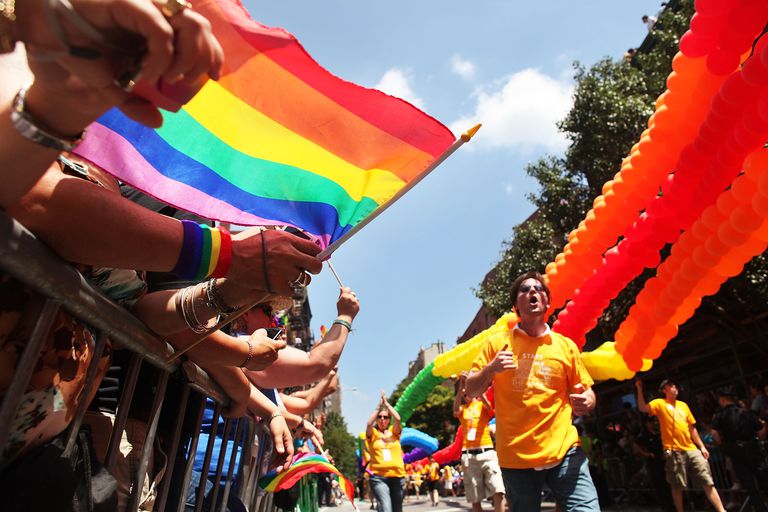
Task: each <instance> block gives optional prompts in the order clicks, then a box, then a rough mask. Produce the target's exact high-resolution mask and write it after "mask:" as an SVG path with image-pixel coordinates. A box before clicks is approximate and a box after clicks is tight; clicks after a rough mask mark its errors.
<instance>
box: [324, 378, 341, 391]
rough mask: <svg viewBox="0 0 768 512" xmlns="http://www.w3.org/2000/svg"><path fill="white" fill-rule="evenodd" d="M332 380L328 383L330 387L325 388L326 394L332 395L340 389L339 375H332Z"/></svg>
mask: <svg viewBox="0 0 768 512" xmlns="http://www.w3.org/2000/svg"><path fill="white" fill-rule="evenodd" d="M330 379H331V382H330V384H328V387H327V388H326V389H325V396H328V395H332V394H333V393H335V392H336V391H337V390H338V389H339V375H338V374H334V375H332V376H331V377H330Z"/></svg>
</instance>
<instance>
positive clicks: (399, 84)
mask: <svg viewBox="0 0 768 512" xmlns="http://www.w3.org/2000/svg"><path fill="white" fill-rule="evenodd" d="M411 80H412V76H411V73H410V72H409V71H407V70H403V69H398V68H390V69H388V70H387V71H386V73H384V76H382V77H381V80H379V83H377V84H376V85H374V86H373V87H374V89H378V90H380V91H382V92H385V93H387V94H389V95H390V96H397V97H398V98H402V99H404V100H405V101H407V102H409V103H411V104H413V105H414V106H416V107H418V108H420V109H423V108H424V100H422V99H421V98H419V97H418V96H416V93H415V92H413V89H412V88H411V83H410V82H411Z"/></svg>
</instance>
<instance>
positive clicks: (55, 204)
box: [3, 158, 320, 462]
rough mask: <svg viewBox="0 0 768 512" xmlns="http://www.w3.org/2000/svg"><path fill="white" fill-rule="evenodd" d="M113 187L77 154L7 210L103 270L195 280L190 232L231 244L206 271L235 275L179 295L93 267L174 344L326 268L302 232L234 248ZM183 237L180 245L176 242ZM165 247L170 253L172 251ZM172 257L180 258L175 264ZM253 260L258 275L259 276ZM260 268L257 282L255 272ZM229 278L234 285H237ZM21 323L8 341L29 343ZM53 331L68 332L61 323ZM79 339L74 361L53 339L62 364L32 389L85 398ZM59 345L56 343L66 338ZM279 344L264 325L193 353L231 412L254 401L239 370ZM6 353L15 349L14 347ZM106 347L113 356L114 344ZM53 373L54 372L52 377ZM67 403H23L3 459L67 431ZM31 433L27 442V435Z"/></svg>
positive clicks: (20, 306)
mask: <svg viewBox="0 0 768 512" xmlns="http://www.w3.org/2000/svg"><path fill="white" fill-rule="evenodd" d="M116 192H117V189H116V188H115V187H114V185H113V181H112V180H111V178H110V177H108V176H107V175H105V174H103V173H102V172H101V171H100V170H99V169H98V168H96V167H95V166H90V165H88V164H87V163H84V162H78V161H76V159H74V158H70V159H64V160H62V162H61V164H59V163H57V164H55V165H54V166H52V167H51V168H50V169H49V170H48V171H47V172H46V174H45V175H44V176H43V177H42V178H41V180H40V181H38V183H37V184H36V185H35V188H34V189H33V190H32V191H31V192H30V193H28V194H27V195H26V196H25V197H24V198H23V199H22V200H21V201H20V202H19V204H17V205H14V206H12V207H10V208H8V211H9V213H11V214H12V215H14V216H15V217H17V218H18V219H19V220H20V221H21V222H23V223H24V224H25V225H26V226H27V227H29V228H30V229H31V230H32V231H33V232H34V233H35V234H36V235H37V236H38V237H40V238H41V239H43V240H45V241H47V242H49V244H50V245H51V246H52V247H53V248H54V249H56V250H58V251H59V252H60V253H62V254H63V256H64V257H66V258H67V259H69V260H70V261H76V262H79V263H85V264H91V265H98V266H106V265H115V266H126V267H129V268H131V267H135V268H142V267H143V268H154V269H159V270H171V269H173V270H174V271H175V272H177V273H179V274H182V277H183V278H186V279H189V278H191V277H193V276H192V275H191V273H192V271H191V268H192V267H195V268H199V267H202V264H201V262H200V261H191V260H190V259H189V254H190V252H189V251H191V250H192V249H193V247H192V245H190V244H193V243H194V242H193V240H195V239H196V238H194V237H193V235H196V234H197V232H200V231H204V230H206V229H208V230H209V231H211V232H212V233H214V232H215V233H216V234H217V235H218V236H219V237H220V239H221V240H224V241H226V242H227V245H226V246H223V245H224V244H222V249H221V251H220V252H219V254H220V256H221V257H220V259H219V262H218V263H221V264H222V265H217V264H214V262H211V261H208V263H207V265H206V268H208V269H215V270H217V271H219V272H220V273H221V275H226V276H228V277H229V278H230V279H211V280H209V281H207V282H205V283H201V284H197V285H194V286H190V287H187V288H185V289H183V290H179V291H164V292H157V293H154V294H150V295H146V296H143V297H138V296H140V295H141V294H142V293H143V291H144V288H143V283H141V279H139V277H140V275H139V274H138V273H136V272H135V271H121V272H115V271H110V270H106V269H104V270H94V271H92V272H91V275H92V276H94V278H95V279H96V280H97V284H100V285H102V287H103V288H104V289H105V290H107V292H108V293H109V292H111V293H112V294H113V295H112V296H113V298H115V299H118V300H124V299H126V298H128V299H130V300H131V302H133V303H134V305H135V309H134V311H136V312H137V314H138V315H139V316H140V317H141V318H142V319H143V320H145V321H147V322H148V324H149V326H150V327H151V328H152V329H153V330H155V331H156V332H159V333H161V334H164V335H167V338H168V339H169V340H170V341H172V342H174V344H175V345H176V346H185V344H186V343H188V342H189V341H190V340H192V339H194V338H196V337H197V336H199V332H202V331H201V329H202V328H204V326H208V325H213V322H214V320H215V319H216V318H217V316H218V315H219V314H221V313H225V314H226V313H227V312H230V311H231V309H234V308H235V307H237V306H239V305H240V304H243V303H246V302H249V301H251V300H253V297H255V296H263V295H264V290H265V289H270V290H272V289H274V290H279V291H282V292H287V291H288V290H290V288H291V282H292V281H294V277H295V276H296V274H299V275H300V276H304V275H306V274H304V273H303V269H307V270H310V271H312V272H317V271H319V269H320V262H319V261H317V260H316V259H315V258H314V254H316V253H317V251H318V248H317V247H316V246H315V245H314V244H312V243H311V242H309V241H306V240H302V239H301V238H299V237H296V236H293V235H290V234H288V233H284V232H276V231H271V232H260V231H258V230H250V231H249V232H246V233H244V234H241V235H237V236H236V237H232V243H231V244H229V240H230V238H229V237H228V236H227V237H225V235H226V233H225V232H224V231H219V230H215V231H214V230H211V229H209V228H207V227H203V226H200V225H198V224H195V223H191V222H185V223H181V222H179V221H176V220H174V219H169V218H166V217H163V216H161V215H158V214H156V213H153V212H150V211H147V210H144V209H142V208H140V207H138V206H136V205H133V204H132V203H130V202H127V201H125V200H123V199H121V198H120V197H119V195H118V194H117V193H116ZM126 213H127V215H126ZM124 218H132V219H133V220H134V222H132V223H126V222H124V220H123V219H124ZM179 235H181V237H182V240H183V242H180V241H178V240H179V238H178V237H179ZM191 237H192V238H191ZM93 240H98V241H99V243H98V244H92V243H89V241H93ZM148 240H149V241H148ZM177 244H178V245H177ZM174 245H176V249H175V251H178V247H179V246H181V247H182V250H181V253H180V255H179V252H175V254H176V255H177V256H174V255H173V254H174V249H173V246H174ZM158 248H165V250H166V252H160V251H159V249H158ZM169 251H170V252H171V254H172V255H171V256H170V257H169V256H168V252H169ZM195 254H198V255H199V256H198V257H200V258H205V257H208V258H210V254H206V253H205V252H204V251H203V252H195ZM264 254H266V256H267V260H266V261H265V260H264V259H262V258H263V257H262V255H264ZM224 256H228V257H229V266H228V268H227V266H226V265H225V264H224V263H226V262H224V261H223V259H222V258H223V257H224ZM173 258H178V260H177V262H176V264H175V265H174V263H173ZM257 262H258V263H257ZM254 263H255V264H256V267H255V269H258V270H257V272H254ZM254 274H258V275H259V276H261V278H260V279H259V278H254ZM233 281H236V282H237V283H238V284H236V285H235V284H232V282H233ZM249 287H250V288H249ZM3 288H4V292H5V293H10V294H12V296H13V297H15V299H16V300H17V301H18V300H20V299H22V298H23V297H26V295H19V290H20V289H21V288H20V287H19V286H18V285H15V284H14V281H13V280H11V279H8V278H5V279H4V281H3ZM130 290H136V292H132V291H130ZM137 294H138V296H137ZM136 299H138V300H136ZM25 300H27V302H26V303H19V302H17V308H16V311H18V312H19V313H20V314H22V315H24V314H32V313H33V312H34V311H35V308H34V307H33V304H32V303H30V302H29V299H25ZM11 303H13V302H11ZM191 308H194V309H195V311H194V315H190V313H191V311H192V310H191ZM225 310H226V311H225ZM63 314H64V313H62V315H63ZM192 316H194V318H195V320H196V321H195V322H194V323H193V322H191V321H190V317H192ZM65 321H66V322H69V323H68V325H69V326H70V327H68V332H70V333H72V334H70V336H73V335H74V336H83V335H85V336H87V328H86V327H85V326H81V325H80V324H79V323H77V322H74V323H72V322H73V321H72V320H71V319H68V320H65ZM25 325H28V323H24V322H22V323H19V324H16V327H15V328H14V327H13V324H11V332H10V336H9V339H10V340H13V342H16V343H20V344H21V345H22V346H23V344H24V343H25V339H26V338H25V336H28V335H25V334H24V333H23V331H21V330H20V329H21V328H23V327H24V326H25ZM188 329H189V330H188ZM185 331H187V332H186V333H185ZM50 332H51V333H53V332H56V333H61V332H62V331H61V329H60V328H58V327H57V328H56V329H53V330H51V331H50ZM57 336H58V334H57ZM77 339H78V338H70V343H74V345H73V346H76V347H82V350H84V351H85V352H82V353H77V352H75V353H74V354H75V356H76V357H75V358H74V359H69V357H70V355H68V354H71V353H72V351H71V350H70V351H67V350H64V351H63V352H61V354H58V353H56V352H55V351H53V352H52V350H57V349H58V345H54V339H53V338H51V340H50V344H49V345H46V347H45V348H44V349H43V353H50V354H51V355H54V354H57V355H55V357H56V358H58V360H59V363H56V364H58V365H59V366H58V367H54V368H50V367H46V366H44V367H42V368H43V369H44V371H45V372H46V373H45V374H41V377H42V379H43V380H42V381H41V380H40V379H34V378H33V380H32V383H33V384H32V385H33V386H40V385H45V382H51V383H54V382H59V384H52V386H53V387H44V388H37V389H53V390H54V391H56V390H61V391H56V392H61V393H64V395H63V396H65V397H66V396H72V397H79V391H78V390H79V389H81V388H82V385H83V384H84V380H85V379H84V375H85V369H86V368H87V365H88V362H89V357H90V356H89V355H88V354H87V351H88V347H90V346H92V341H90V340H89V339H88V338H80V339H82V340H83V341H77ZM56 343H59V344H60V341H56ZM279 348H280V346H279V345H276V344H275V341H274V340H270V339H269V338H267V337H266V332H265V331H258V332H256V333H254V334H253V335H252V337H251V338H249V340H248V341H246V342H243V341H242V340H236V339H234V338H231V337H228V336H226V335H224V334H223V333H219V332H217V333H215V334H214V335H213V336H212V337H211V339H209V340H207V341H206V342H205V343H204V344H202V345H200V346H199V347H197V348H196V349H194V350H192V351H190V353H189V354H190V356H191V357H192V358H193V359H196V360H197V361H198V362H199V363H200V365H201V366H203V367H204V368H206V369H207V370H208V371H209V373H210V374H211V376H212V377H213V378H214V379H216V380H217V381H218V382H219V384H220V385H222V387H224V388H225V389H226V390H227V391H228V392H229V393H230V396H231V398H232V407H231V409H230V413H232V414H234V415H235V416H238V415H240V414H242V412H244V411H245V409H246V407H247V405H248V402H249V400H250V398H251V391H250V387H251V386H250V384H249V383H248V381H247V379H246V378H245V376H244V375H243V374H242V372H240V371H239V370H238V369H237V366H240V365H243V366H247V367H249V368H252V369H254V370H257V369H263V368H265V367H266V366H268V365H269V364H270V363H271V362H273V361H274V360H275V359H276V357H277V350H278V349H279ZM5 353H6V354H7V355H11V354H13V352H10V351H6V352H5ZM105 353H106V354H107V355H108V354H109V353H110V350H107V351H106V352H105ZM62 357H63V359H62ZM46 360H48V359H46ZM56 360H57V359H55V358H54V359H53V361H56ZM70 360H74V361H77V364H75V365H72V364H70V363H68V361H70ZM106 361H107V359H106V358H105V363H104V364H102V367H104V366H105V365H106ZM62 364H64V365H63V366H62ZM227 365H230V366H227ZM13 366H14V364H13V362H9V364H8V365H7V366H6V367H13ZM65 371H66V373H65ZM48 374H50V378H49V377H47V376H46V375H48ZM99 377H100V374H97V381H98V378H99ZM45 379H48V380H45ZM51 379H52V380H51ZM56 386H58V387H56ZM30 392H31V393H33V394H30V395H28V398H27V399H26V400H27V401H28V402H27V403H29V404H32V403H34V402H29V400H36V399H35V398H34V393H37V394H38V395H39V392H36V391H35V389H34V388H32V389H30ZM65 403H66V409H62V410H61V414H58V415H54V414H44V415H39V414H36V413H35V414H34V416H31V417H30V416H29V414H30V412H32V411H33V410H34V409H33V410H30V409H29V406H27V408H26V409H22V410H21V411H20V412H19V415H17V422H18V424H19V425H26V426H25V427H24V428H25V431H20V430H18V429H16V430H15V431H13V432H12V436H14V437H12V439H16V440H17V441H14V442H13V444H11V445H10V446H9V447H5V448H4V452H5V455H4V457H5V458H6V461H7V462H10V461H11V460H12V459H13V458H14V457H16V456H19V455H23V453H24V452H25V451H26V450H29V449H30V448H32V447H33V446H34V445H35V444H40V443H44V442H45V441H47V440H50V439H52V438H53V437H54V436H56V435H57V434H58V433H59V432H61V431H63V429H64V428H65V427H66V426H67V424H68V422H69V419H71V414H72V412H73V411H74V410H75V409H76V405H77V402H76V401H73V400H65ZM25 411H26V412H25ZM66 411H69V413H67V412H66ZM25 415H26V419H25ZM25 438H26V439H28V441H24V439H25ZM9 450H10V451H9Z"/></svg>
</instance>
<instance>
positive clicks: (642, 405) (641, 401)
mask: <svg viewBox="0 0 768 512" xmlns="http://www.w3.org/2000/svg"><path fill="white" fill-rule="evenodd" d="M637 409H638V410H639V411H641V412H644V413H645V414H648V413H650V412H651V408H650V407H648V404H647V403H646V401H645V393H643V392H642V391H638V392H637Z"/></svg>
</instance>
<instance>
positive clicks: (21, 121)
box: [11, 87, 85, 151]
mask: <svg viewBox="0 0 768 512" xmlns="http://www.w3.org/2000/svg"><path fill="white" fill-rule="evenodd" d="M26 95H27V89H26V88H24V87H22V88H21V89H19V92H17V93H16V97H15V98H13V110H11V122H12V123H13V127H14V128H16V131H17V132H19V135H21V136H22V137H24V138H25V139H29V140H31V141H32V142H34V143H35V144H40V145H41V146H44V147H46V148H50V149H55V150H57V151H72V150H73V149H75V148H76V147H77V145H78V144H80V142H82V140H83V137H84V136H85V130H83V131H82V132H80V133H79V134H78V135H77V136H75V138H68V137H62V136H61V135H56V134H54V133H53V132H52V131H51V130H50V128H47V127H44V125H43V124H42V123H41V122H40V121H39V120H37V119H35V118H34V117H32V115H31V114H30V113H29V112H27V108H26V107H27V106H26V103H25V97H26Z"/></svg>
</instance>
